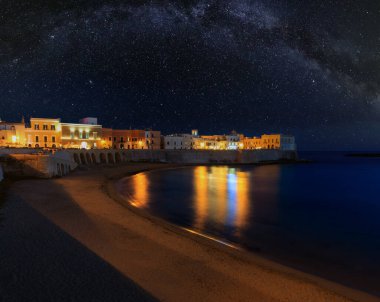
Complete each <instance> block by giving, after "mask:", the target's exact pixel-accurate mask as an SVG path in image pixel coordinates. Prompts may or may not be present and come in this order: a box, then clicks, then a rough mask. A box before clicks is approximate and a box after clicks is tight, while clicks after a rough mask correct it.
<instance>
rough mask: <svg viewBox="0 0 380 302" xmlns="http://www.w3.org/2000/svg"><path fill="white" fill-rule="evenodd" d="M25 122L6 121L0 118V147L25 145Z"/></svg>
mask: <svg viewBox="0 0 380 302" xmlns="http://www.w3.org/2000/svg"><path fill="white" fill-rule="evenodd" d="M25 145H26V139H25V123H24V122H23V121H22V122H21V123H7V122H4V121H1V120H0V147H16V148H17V147H25Z"/></svg>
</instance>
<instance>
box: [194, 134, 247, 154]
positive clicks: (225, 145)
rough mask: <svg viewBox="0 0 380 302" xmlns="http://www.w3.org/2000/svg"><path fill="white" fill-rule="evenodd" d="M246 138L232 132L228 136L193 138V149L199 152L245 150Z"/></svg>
mask: <svg viewBox="0 0 380 302" xmlns="http://www.w3.org/2000/svg"><path fill="white" fill-rule="evenodd" d="M243 140H244V136H243V135H242V134H237V133H236V132H235V131H232V132H231V134H228V135H201V136H198V137H194V138H193V148H194V149H198V150H239V149H244V143H243Z"/></svg>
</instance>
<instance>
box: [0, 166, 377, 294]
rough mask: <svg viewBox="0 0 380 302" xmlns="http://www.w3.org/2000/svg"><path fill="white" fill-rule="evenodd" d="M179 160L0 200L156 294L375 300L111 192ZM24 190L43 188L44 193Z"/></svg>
mask: <svg viewBox="0 0 380 302" xmlns="http://www.w3.org/2000/svg"><path fill="white" fill-rule="evenodd" d="M180 166H181V165H167V164H145V163H143V164H139V163H138V164H127V165H123V166H120V167H96V168H89V169H88V170H79V171H76V172H75V173H73V174H72V175H70V176H68V177H65V178H59V179H52V180H27V181H20V182H17V183H15V184H13V185H12V187H11V188H10V194H9V195H10V196H9V198H8V199H10V200H8V201H9V202H8V203H7V206H11V204H12V201H14V199H16V197H18V198H21V199H22V200H24V201H25V202H26V203H27V204H28V205H30V206H31V207H32V208H33V209H34V210H36V211H37V212H38V213H40V214H41V215H43V216H44V217H46V218H47V219H48V220H49V221H50V222H52V223H53V224H54V225H55V226H57V227H59V229H60V230H62V231H63V232H64V233H65V234H68V235H70V236H71V237H72V238H74V239H75V240H76V241H78V242H79V243H80V244H81V245H82V246H84V247H86V248H87V249H89V250H90V251H92V252H93V253H95V254H96V255H97V256H98V257H99V258H100V259H102V260H103V261H105V262H107V263H108V264H110V265H111V266H112V267H113V268H115V269H117V271H119V272H120V273H121V274H122V275H123V276H125V277H127V278H128V279H130V280H132V281H133V282H135V283H136V284H137V285H138V286H139V287H141V288H142V289H144V290H145V291H147V292H148V293H149V294H151V295H152V296H153V297H155V298H158V299H160V300H167V301H176V300H181V299H182V300H185V301H191V300H192V301H194V300H196V299H198V300H199V299H202V300H206V301H213V300H216V299H218V300H221V301H228V300H239V299H240V300H251V301H281V300H286V299H288V300H291V301H321V300H325V301H352V299H353V300H357V301H379V299H378V298H377V297H374V296H371V295H369V294H367V293H364V292H360V291H357V290H354V289H351V288H347V287H344V286H341V285H339V284H336V283H333V282H330V281H327V280H324V279H321V278H319V277H316V276H311V275H308V274H305V273H302V272H299V271H297V270H294V269H292V268H289V267H285V266H283V265H281V264H278V263H274V262H273V261H271V260H267V259H264V258H262V257H261V256H259V255H253V254H252V253H248V252H245V251H241V250H234V249H231V248H229V247H226V246H223V245H221V244H220V243H217V242H213V241H211V240H209V239H208V238H203V237H201V236H198V235H195V234H191V233H189V232H188V231H185V230H181V229H179V228H178V227H177V226H174V225H172V224H169V223H168V222H166V221H162V220H161V219H159V218H157V217H152V216H151V215H150V214H148V213H146V212H145V211H142V210H141V209H137V208H136V207H133V206H132V205H131V204H129V205H126V202H125V201H123V200H122V198H120V196H117V194H118V193H117V191H116V187H115V183H116V182H117V181H119V180H120V179H121V178H123V177H128V176H131V175H133V174H137V173H141V172H144V171H151V170H156V169H159V168H176V167H180ZM78 183H80V185H78ZM30 189H34V190H37V191H38V189H44V190H45V191H46V194H44V196H41V195H40V194H38V192H31V191H28V190H30ZM58 189H59V190H58ZM60 190H61V191H60ZM12 199H13V200H12ZM120 202H121V203H124V204H120ZM5 212H6V211H5ZM5 214H7V213H5ZM0 231H1V227H0ZM152 251H154V252H153V253H152ZM0 273H1V269H0ZM173 282H174V283H175V284H176V286H174V287H173V284H174V283H173ZM0 289H1V287H0ZM221 289H223V290H221Z"/></svg>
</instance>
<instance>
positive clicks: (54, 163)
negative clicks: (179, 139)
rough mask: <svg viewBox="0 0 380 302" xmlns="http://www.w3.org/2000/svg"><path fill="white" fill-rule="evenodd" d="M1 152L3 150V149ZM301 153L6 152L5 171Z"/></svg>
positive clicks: (41, 173)
mask: <svg viewBox="0 0 380 302" xmlns="http://www.w3.org/2000/svg"><path fill="white" fill-rule="evenodd" d="M0 154H1V152H0ZM295 159H297V152H295V151H283V150H238V151H236V150H235V151H208V150H111V149H110V150H106V149H102V150H77V149H73V150H62V151H57V152H55V153H54V154H41V153H39V154H37V153H36V154H22V152H21V153H20V152H19V153H18V154H2V156H0V163H2V165H3V170H4V174H6V175H13V176H18V177H20V176H34V177H43V178H50V177H54V176H64V175H66V174H68V173H69V172H70V171H71V170H74V169H75V168H76V167H77V166H79V165H95V164H118V163H121V162H162V163H178V164H252V163H260V162H267V161H279V160H295Z"/></svg>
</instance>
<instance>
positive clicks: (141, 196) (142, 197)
mask: <svg viewBox="0 0 380 302" xmlns="http://www.w3.org/2000/svg"><path fill="white" fill-rule="evenodd" d="M148 186H149V180H148V178H147V176H146V175H145V174H144V173H141V174H137V175H135V176H134V177H133V188H134V194H133V199H134V202H133V205H134V206H136V207H139V208H143V207H145V206H146V205H147V203H148V197H149V193H148Z"/></svg>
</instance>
